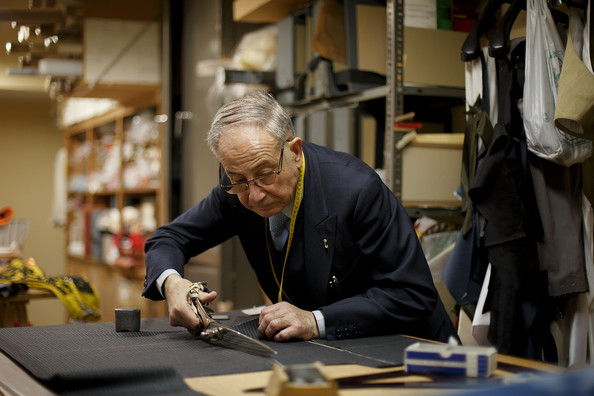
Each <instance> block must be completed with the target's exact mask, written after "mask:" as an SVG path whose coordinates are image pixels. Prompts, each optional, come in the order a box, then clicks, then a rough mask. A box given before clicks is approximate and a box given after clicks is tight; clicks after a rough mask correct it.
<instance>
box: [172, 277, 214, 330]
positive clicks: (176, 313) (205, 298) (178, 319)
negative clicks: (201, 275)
mask: <svg viewBox="0 0 594 396" xmlns="http://www.w3.org/2000/svg"><path fill="white" fill-rule="evenodd" d="M191 284H192V282H191V281H189V280H187V279H184V278H182V277H181V276H179V275H177V274H173V275H170V276H168V277H167V279H166V280H165V283H164V284H163V293H164V295H165V299H166V300H167V308H168V311H169V324H170V325H171V326H182V327H185V328H186V329H188V330H189V331H190V332H192V333H194V332H195V331H196V330H198V329H199V328H200V320H199V319H198V317H197V316H196V314H195V313H194V311H193V310H192V307H191V305H190V304H191V303H190V302H189V300H188V292H189V291H190V285H191ZM216 297H217V292H216V291H211V292H210V293H204V292H200V295H199V298H200V302H202V303H209V302H211V301H213V300H214V299H215V298H216Z"/></svg>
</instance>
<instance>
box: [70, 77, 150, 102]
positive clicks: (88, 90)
mask: <svg viewBox="0 0 594 396" xmlns="http://www.w3.org/2000/svg"><path fill="white" fill-rule="evenodd" d="M160 92H161V86H160V85H138V84H105V83H100V84H96V85H94V86H91V85H89V84H87V83H84V82H81V83H79V84H78V85H77V86H76V88H74V89H73V90H72V91H71V92H70V94H69V95H68V96H69V97H72V98H107V99H113V100H117V101H118V102H120V103H121V104H122V105H137V103H138V100H139V98H143V100H144V98H151V100H154V99H153V98H155V97H158V95H159V94H160Z"/></svg>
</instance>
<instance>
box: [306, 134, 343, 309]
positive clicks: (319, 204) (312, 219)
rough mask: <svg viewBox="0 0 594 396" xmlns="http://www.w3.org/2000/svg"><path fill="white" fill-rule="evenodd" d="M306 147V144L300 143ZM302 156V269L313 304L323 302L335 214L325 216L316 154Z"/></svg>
mask: <svg viewBox="0 0 594 396" xmlns="http://www.w3.org/2000/svg"><path fill="white" fill-rule="evenodd" d="M304 146H305V147H306V148H307V145H306V144H304ZM304 153H305V161H306V167H305V183H304V184H305V185H304V199H303V201H302V203H301V204H302V205H303V211H304V220H303V221H304V238H303V240H304V244H305V246H304V247H305V249H304V251H305V253H304V254H305V257H304V260H305V268H306V276H307V284H308V285H310V286H311V287H312V289H311V290H308V292H309V293H311V298H312V299H313V300H315V302H316V303H317V304H321V303H325V302H326V292H327V287H328V279H329V275H330V269H331V268H332V260H333V257H334V245H335V244H334V241H336V213H329V211H328V206H327V203H326V198H325V196H324V191H323V189H322V187H321V186H322V183H323V180H322V178H321V174H320V171H319V168H318V161H317V158H315V156H316V154H315V153H314V152H313V151H312V150H306V151H304Z"/></svg>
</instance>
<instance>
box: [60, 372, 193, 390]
mask: <svg viewBox="0 0 594 396" xmlns="http://www.w3.org/2000/svg"><path fill="white" fill-rule="evenodd" d="M52 385H53V386H52ZM49 386H50V387H51V388H52V389H53V390H55V391H56V392H58V393H59V394H60V395H62V396H78V395H81V396H82V395H84V396H87V395H90V394H93V395H175V396H184V395H188V396H196V395H202V393H198V392H195V391H193V390H192V389H190V388H189V387H188V385H186V383H185V382H184V379H183V378H182V377H181V375H179V373H178V372H177V371H176V370H175V369H174V368H172V367H152V368H142V369H138V368H136V367H130V368H128V369H125V370H121V369H117V370H113V369H112V370H100V371H91V372H89V371H81V372H76V371H75V372H71V373H68V374H66V375H58V376H56V377H54V378H52V380H51V381H50V385H49Z"/></svg>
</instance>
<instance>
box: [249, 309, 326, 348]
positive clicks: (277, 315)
mask: <svg viewBox="0 0 594 396" xmlns="http://www.w3.org/2000/svg"><path fill="white" fill-rule="evenodd" d="M258 335H259V337H260V338H264V339H268V340H274V341H287V340H290V339H294V338H296V339H300V340H311V339H312V338H317V337H319V335H320V333H319V332H318V324H317V322H316V318H315V316H314V314H313V313H312V312H310V311H304V310H302V309H299V308H297V307H296V306H294V305H291V304H289V303H288V302H285V301H282V302H279V303H277V304H274V305H270V306H268V307H266V308H264V309H262V312H260V324H259V325H258Z"/></svg>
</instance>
